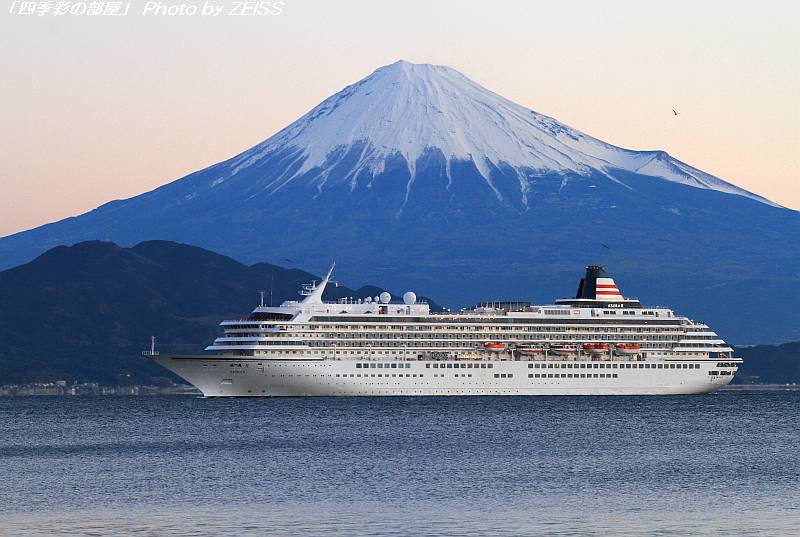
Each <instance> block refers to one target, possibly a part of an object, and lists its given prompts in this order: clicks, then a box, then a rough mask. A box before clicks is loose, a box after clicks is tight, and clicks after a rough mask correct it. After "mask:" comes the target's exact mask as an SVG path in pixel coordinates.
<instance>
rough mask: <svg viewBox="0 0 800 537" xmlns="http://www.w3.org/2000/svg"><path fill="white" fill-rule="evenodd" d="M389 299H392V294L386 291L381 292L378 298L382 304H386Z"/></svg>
mask: <svg viewBox="0 0 800 537" xmlns="http://www.w3.org/2000/svg"><path fill="white" fill-rule="evenodd" d="M391 299H392V295H390V294H389V293H387V292H386V291H384V292H383V293H381V296H380V300H381V303H382V304H388V303H389V301H390V300H391Z"/></svg>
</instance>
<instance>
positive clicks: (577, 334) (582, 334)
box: [225, 330, 700, 341]
mask: <svg viewBox="0 0 800 537" xmlns="http://www.w3.org/2000/svg"><path fill="white" fill-rule="evenodd" d="M639 333H640V332H635V331H628V332H612V331H610V330H596V331H593V330H575V331H572V332H570V331H567V330H553V331H552V333H548V334H546V333H539V332H533V333H530V332H529V333H525V332H522V331H518V334H500V333H498V332H496V331H494V332H490V333H487V334H458V333H453V332H444V333H441V334H437V333H422V332H402V333H397V334H392V333H391V332H377V333H364V332H333V333H324V334H308V333H304V332H299V331H292V332H286V333H283V334H279V333H273V332H266V333H261V334H259V333H257V332H245V333H241V332H239V333H232V332H226V336H225V337H239V338H241V337H269V338H272V339H290V338H297V337H303V338H306V339H308V340H326V339H388V340H398V339H399V340H417V339H467V340H469V339H474V340H481V339H486V338H500V339H517V338H522V339H558V338H559V337H567V338H571V339H575V338H578V339H585V338H586V334H592V335H593V336H594V335H596V337H593V338H592V339H602V338H604V337H610V338H612V339H619V338H620V334H621V335H627V336H633V335H638V334H639ZM656 333H657V334H658V332H656ZM660 333H661V334H662V335H646V336H643V339H655V340H658V339H663V338H668V339H670V340H673V339H686V336H685V335H684V334H683V333H682V332H669V333H666V335H664V334H665V331H662V332H660ZM570 334H574V335H570ZM609 334H613V336H612V335H609ZM688 339H691V340H698V341H700V338H694V337H692V338H688Z"/></svg>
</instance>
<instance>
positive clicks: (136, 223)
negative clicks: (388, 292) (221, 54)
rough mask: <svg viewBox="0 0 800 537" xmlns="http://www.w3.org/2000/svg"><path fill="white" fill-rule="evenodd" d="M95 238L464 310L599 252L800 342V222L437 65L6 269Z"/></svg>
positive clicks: (22, 253) (90, 223) (558, 286)
mask: <svg viewBox="0 0 800 537" xmlns="http://www.w3.org/2000/svg"><path fill="white" fill-rule="evenodd" d="M116 173H124V170H121V171H116ZM91 239H101V240H109V241H115V242H117V243H119V244H123V245H132V244H135V243H138V242H140V241H143V240H148V239H165V240H174V241H180V242H185V243H190V244H195V245H198V246H202V247H204V248H209V249H213V250H216V251H218V252H220V253H223V254H227V255H231V256H233V257H235V258H237V259H239V260H242V261H245V262H256V261H265V260H269V261H278V262H280V260H282V259H284V258H291V259H292V260H293V263H294V264H296V265H298V266H301V267H303V268H306V269H310V270H316V271H318V272H319V271H321V270H322V269H323V268H324V266H325V265H326V264H327V263H329V262H330V261H331V260H333V259H335V260H336V261H337V266H338V267H339V275H340V277H344V278H345V279H347V280H352V281H358V282H364V281H380V282H381V283H382V284H384V285H386V286H389V287H393V288H397V289H400V288H411V287H413V288H414V289H415V290H416V291H418V292H419V293H422V294H426V295H428V296H433V297H435V298H436V299H437V300H438V301H439V302H444V303H448V304H449V305H450V306H458V305H466V304H468V303H471V302H475V301H477V300H480V299H489V298H505V299H529V300H532V301H537V302H544V301H546V302H549V301H551V300H552V299H554V298H557V297H563V296H570V295H572V294H574V287H575V285H576V283H577V278H578V277H579V274H580V273H581V271H582V269H583V267H584V265H586V264H589V263H594V262H600V263H603V264H605V265H606V268H607V269H608V270H609V271H610V272H612V273H614V274H615V276H616V277H617V281H619V282H620V283H621V285H623V291H625V292H626V294H628V295H633V296H635V295H638V296H639V297H640V298H641V299H642V300H643V302H644V303H645V304H656V303H663V304H668V305H670V306H673V307H675V309H676V310H678V311H680V312H683V313H686V314H688V315H690V316H693V317H695V318H699V319H702V320H705V321H708V322H709V323H713V326H714V327H715V328H717V331H718V332H719V333H720V334H721V335H723V336H725V338H726V339H728V340H731V341H733V342H735V343H738V344H746V343H756V342H777V341H784V340H789V339H793V338H794V339H798V338H800V324H799V323H797V322H796V320H794V317H793V312H794V310H795V309H796V305H797V303H798V302H800V268H799V267H800V248H799V247H800V213H798V212H796V211H792V210H789V209H785V208H782V207H780V206H779V205H777V204H775V203H773V202H771V201H769V200H767V199H765V198H763V197H761V196H758V195H756V194H753V193H751V192H748V191H746V190H744V189H742V188H739V187H737V186H735V185H733V184H731V183H728V182H726V181H723V180H722V179H719V178H717V177H714V176H713V175H710V174H708V173H705V172H703V171H701V170H698V169H697V168H694V167H692V166H690V165H688V164H686V163H684V162H681V161H680V160H678V159H676V158H674V157H672V156H670V155H669V154H667V153H666V152H664V151H634V150H630V149H623V148H620V147H617V146H614V145H611V144H609V143H606V142H604V141H601V140H599V139H597V138H593V137H591V136H589V135H587V134H584V133H582V132H580V131H578V130H575V129H573V128H571V127H568V126H566V125H564V124H562V123H559V122H558V121H556V120H555V119H553V118H551V117H548V116H545V115H542V114H539V113H537V112H534V111H533V110H529V109H527V108H525V107H523V106H520V105H517V104H515V103H513V102H511V101H509V100H508V99H505V98H503V97H501V96H499V95H497V94H495V93H493V92H491V91H489V90H487V89H486V88H483V87H482V86H480V85H478V84H476V83H475V82H473V81H471V80H470V79H468V78H467V77H465V76H464V75H462V74H461V73H459V72H458V71H455V70H454V69H451V68H448V67H442V66H434V65H417V64H411V63H408V62H405V61H399V62H396V63H394V64H391V65H387V66H384V67H381V68H379V69H377V70H376V71H375V72H373V73H372V74H371V75H369V76H367V77H366V78H364V79H362V80H360V81H359V82H356V83H355V84H353V85H350V86H348V87H346V88H344V89H343V90H342V91H340V92H338V93H336V94H334V95H332V96H331V97H329V98H328V99H326V100H325V101H323V102H322V103H320V104H319V105H318V106H316V107H315V108H313V109H312V110H311V111H309V112H308V113H307V114H305V115H304V116H302V117H300V118H299V119H298V120H297V121H295V122H294V123H292V124H291V125H289V126H287V127H286V128H284V129H283V130H281V131H280V132H278V133H276V134H275V135H273V136H272V137H270V138H268V139H267V140H265V141H264V142H262V143H260V144H258V145H256V146H254V147H252V148H250V149H248V150H247V151H245V152H243V153H241V154H239V155H236V156H234V157H232V158H230V159H228V160H226V161H224V162H221V163H219V164H216V165H213V166H211V167H209V168H206V169H204V170H201V171H198V172H195V173H192V174H190V175H188V176H186V177H183V178H182V179H179V180H177V181H174V182H171V183H169V184H166V185H164V186H162V187H160V188H157V189H155V190H153V191H151V192H147V193H144V194H141V195H139V196H136V197H133V198H130V199H127V200H118V201H113V202H110V203H107V204H105V205H103V206H101V207H98V208H97V209H95V210H93V211H91V212H88V213H86V214H83V215H80V216H78V217H74V218H68V219H65V220H61V221H59V222H55V223H52V224H48V225H45V226H41V227H38V228H35V229H32V230H29V231H25V232H21V233H17V234H15V235H11V236H8V237H4V238H2V239H0V266H3V267H8V266H11V265H14V264H18V263H21V262H25V261H27V260H29V259H31V258H32V257H34V256H35V255H37V254H39V253H41V252H42V251H44V250H47V249H49V248H51V247H53V246H56V245H59V244H73V243H76V242H79V241H84V240H91Z"/></svg>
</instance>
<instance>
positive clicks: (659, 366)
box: [528, 363, 700, 369]
mask: <svg viewBox="0 0 800 537" xmlns="http://www.w3.org/2000/svg"><path fill="white" fill-rule="evenodd" d="M617 366H619V369H700V364H640V363H635V364H595V363H592V364H588V363H576V364H528V368H529V369H534V368H535V369H539V368H542V369H558V368H564V369H573V368H574V369H592V368H594V369H606V368H607V369H617Z"/></svg>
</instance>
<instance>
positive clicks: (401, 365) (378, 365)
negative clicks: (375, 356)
mask: <svg viewBox="0 0 800 537" xmlns="http://www.w3.org/2000/svg"><path fill="white" fill-rule="evenodd" d="M362 367H363V368H364V369H367V368H370V367H371V368H373V369H374V368H378V369H381V368H387V369H388V368H390V367H391V368H392V369H395V368H398V367H399V368H401V369H402V368H404V367H406V368H408V367H411V364H409V363H396V362H395V363H388V364H383V363H361V362H358V363H356V369H360V368H362Z"/></svg>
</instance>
